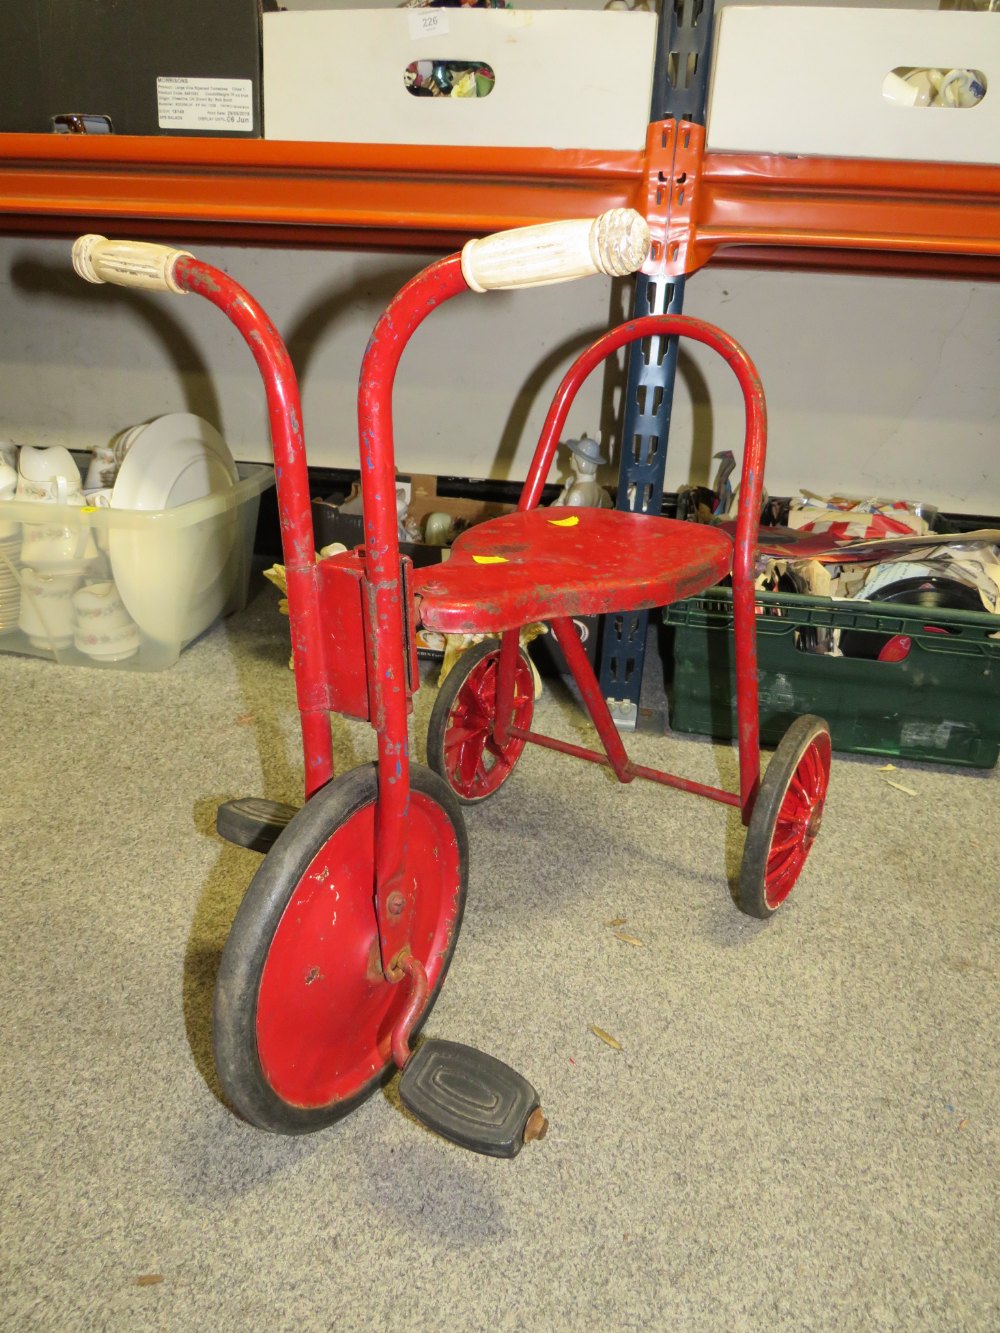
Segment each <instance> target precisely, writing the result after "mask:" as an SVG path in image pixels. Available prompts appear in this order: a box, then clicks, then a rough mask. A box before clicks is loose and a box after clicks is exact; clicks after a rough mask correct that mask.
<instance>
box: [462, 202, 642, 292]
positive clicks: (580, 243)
mask: <svg viewBox="0 0 1000 1333" xmlns="http://www.w3.org/2000/svg"><path fill="white" fill-rule="evenodd" d="M649 244H650V242H649V228H648V227H647V226H646V220H645V218H644V217H643V216H642V215H641V214H640V213H637V212H636V211H635V209H633V208H612V209H609V210H608V211H607V212H606V213H602V214H601V215H600V216H599V217H596V218H576V219H573V220H571V221H566V222H544V223H542V224H540V225H539V226H536V227H516V228H514V229H513V230H511V231H498V232H495V233H494V234H493V235H492V236H483V237H482V238H480V239H478V240H473V241H469V242H467V244H466V245H465V247H464V249H463V250H462V275H463V277H464V278H465V281H466V282H467V283H468V285H469V286H470V287H471V288H472V290H473V291H474V292H485V291H499V290H506V289H511V288H516V287H541V286H543V285H545V284H546V283H551V282H567V281H569V280H570V279H572V278H587V277H591V276H592V275H594V274H597V273H604V274H607V275H608V276H609V277H614V278H621V277H624V276H625V275H626V274H628V273H635V272H636V271H637V270H638V269H640V268H641V267H642V265H643V264H644V263H645V261H646V256H647V255H648V253H649Z"/></svg>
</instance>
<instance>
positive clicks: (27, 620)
mask: <svg viewBox="0 0 1000 1333" xmlns="http://www.w3.org/2000/svg"><path fill="white" fill-rule="evenodd" d="M79 583H80V579H79V576H77V575H72V574H42V573H39V572H37V571H36V570H34V569H25V570H24V571H23V573H22V575H21V609H20V612H19V615H18V622H17V623H18V626H19V627H20V628H21V629H22V630H23V631H24V633H25V634H26V635H27V636H28V639H29V641H30V643H31V644H32V645H33V646H34V647H35V648H46V649H54V648H67V647H69V645H70V644H71V643H72V642H73V631H74V626H75V623H76V612H75V609H74V607H73V593H74V592H75V591H76V589H77V587H78V586H79Z"/></svg>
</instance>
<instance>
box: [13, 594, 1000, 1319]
mask: <svg viewBox="0 0 1000 1333" xmlns="http://www.w3.org/2000/svg"><path fill="white" fill-rule="evenodd" d="M276 608H277V593H276V592H275V590H274V589H273V588H271V587H269V586H268V585H265V584H264V583H263V582H262V581H260V580H258V581H257V582H256V583H255V593H254V597H253V599H252V601H251V604H250V606H249V607H248V609H247V611H245V612H244V613H242V614H240V615H238V616H236V617H233V618H231V619H230V620H229V621H227V622H225V623H224V624H221V625H219V626H217V627H216V628H214V629H213V630H212V631H210V632H209V633H208V634H207V635H206V636H205V637H203V638H202V639H201V640H200V641H199V642H198V643H196V644H195V645H193V646H192V647H191V648H190V649H189V650H188V651H187V652H186V653H185V654H184V655H183V656H182V658H181V660H180V662H178V664H177V665H176V666H175V667H173V668H172V669H170V670H169V671H165V672H162V673H159V674H157V675H142V674H130V673H126V672H123V671H92V670H82V669H81V670H79V671H76V672H74V671H69V670H60V669H59V668H57V667H55V666H54V665H52V664H50V663H47V662H44V661H37V660H31V659H27V658H17V657H13V656H0V691H2V697H3V704H4V706H3V718H4V727H3V730H4V739H5V742H6V756H7V760H6V773H5V777H4V780H3V783H2V829H3V851H2V865H3V900H2V912H0V949H2V959H3V965H2V969H0V1042H2V1077H0V1144H2V1151H0V1214H2V1219H0V1220H2V1236H0V1241H2V1243H0V1326H2V1327H3V1328H4V1329H9V1330H29V1329H39V1330H66V1329H113V1330H117V1329H123V1330H125V1329H128V1330H130V1329H146V1328H155V1329H164V1330H174V1329H176V1330H188V1329H192V1330H193V1329H224V1330H228V1329H268V1330H272V1329H274V1330H283V1329H305V1330H312V1329H336V1330H353V1329H389V1328H406V1329H420V1330H423V1329H445V1328H464V1329H472V1330H478V1329H484V1330H485V1329H502V1330H507V1329H533V1330H536V1329H537V1330H549V1329H552V1330H557V1329H574V1330H575V1329H639V1328H646V1327H664V1328H670V1329H682V1330H683V1329H695V1330H701V1329H705V1330H718V1329H725V1330H742V1329H752V1330H757V1329H775V1328H781V1329H786V1328H787V1329H900V1328H903V1329H919V1328H926V1329H948V1330H954V1329H987V1328H990V1329H992V1328H995V1327H997V1322H998V1308H997V1305H998V1288H1000V1282H998V1277H1000V1266H998V1257H997V1234H996V1222H997V1180H998V1173H997V1092H998V1078H997V1053H996V1041H995V1037H994V1027H995V1019H996V1000H997V979H996V947H995V946H996V937H997V919H998V914H997V865H998V863H1000V819H998V815H1000V802H998V794H1000V786H998V777H997V774H996V773H974V772H964V773H960V772H956V771H952V770H948V769H946V768H942V767H936V766H932V765H901V766H900V768H901V771H900V772H899V773H898V774H894V775H889V776H892V777H893V778H895V779H896V780H899V781H901V782H902V783H903V784H904V785H906V786H907V787H909V788H910V789H911V791H912V794H910V793H909V792H903V791H900V790H898V789H897V788H894V787H892V786H890V785H889V783H888V782H887V781H886V776H887V775H886V774H885V773H883V772H880V763H879V761H875V760H868V759H860V758H851V757H837V758H836V759H835V763H834V771H833V782H832V788H831V795H830V800H829V804H828V813H827V816H826V820H825V823H824V827H823V831H822V834H821V836H820V838H819V840H818V842H817V844H816V846H815V849H814V851H813V854H812V857H811V859H810V862H809V864H808V866H807V868H806V871H805V873H804V875H803V877H802V880H801V881H800V884H799V886H798V888H797V889H796V891H795V893H794V895H793V897H792V899H791V900H790V902H789V903H788V904H787V905H786V906H785V907H784V908H783V909H782V910H781V911H780V912H779V913H778V914H777V915H776V916H775V918H774V919H773V920H772V921H771V922H769V923H767V924H761V923H756V922H754V921H751V920H749V919H748V918H746V917H744V916H742V915H741V914H740V913H739V912H738V911H737V910H736V908H735V907H734V904H733V901H732V898H731V895H730V892H729V888H728V878H729V877H730V876H732V875H733V874H734V873H735V870H736V867H737V864H738V856H739V849H740V839H741V835H740V831H739V828H738V821H737V819H736V816H735V815H734V813H733V812H732V811H730V810H727V809H725V808H723V807H721V806H717V805H715V804H713V803H710V802H707V801H703V800H698V799H695V798H693V797H690V796H686V795H683V794H681V793H676V792H670V791H664V790H662V789H660V788H657V787H654V786H651V785H648V784H639V783H635V784H633V785H632V786H631V787H628V788H621V787H618V786H616V785H614V784H613V782H612V781H610V780H609V778H608V776H607V775H606V774H605V773H604V772H602V771H601V770H599V769H597V768H595V767H594V766H592V765H586V764H579V763H575V762H573V761H571V760H568V759H566V758H563V757H561V756H558V755H548V754H545V753H543V752H541V751H538V750H534V749H532V750H529V751H528V752H527V753H526V755H525V757H524V759H523V761H522V764H521V767H520V769H519V771H518V773H517V775H516V777H515V779H514V780H513V781H512V782H511V783H509V784H508V785H507V786H506V787H505V788H504V789H503V790H502V791H501V792H500V793H499V794H498V795H497V796H496V797H495V798H494V799H493V800H492V801H491V802H489V803H487V804H486V805H484V806H481V807H478V808H476V809H474V810H472V811H470V812H469V815H468V819H467V824H468V830H469V837H470V843H471V874H470V887H469V901H468V907H467V911H466V917H465V924H464V927H463V931H462V936H461V939H460V941H459V944H458V949H457V953H456V956H455V961H454V965H453V968H452V971H451V974H450V976H449V978H448V981H447V984H446V985H445V987H444V990H443V991H442V994H441V998H440V1000H439V1002H438V1005H437V1007H436V1009H435V1011H434V1013H433V1015H432V1018H431V1020H430V1022H429V1024H428V1027H427V1031H428V1033H429V1034H431V1035H439V1036H446V1037H449V1038H452V1039H455V1040H459V1041H466V1042H470V1043H472V1044H474V1045H481V1046H482V1047H484V1048H485V1049H486V1050H488V1051H491V1052H492V1053H494V1054H495V1055H498V1056H500V1057H501V1058H503V1059H505V1060H507V1061H509V1062H510V1063H511V1064H513V1065H514V1066H515V1067H516V1068H518V1069H520V1070H521V1071H522V1072H524V1073H525V1074H526V1075H527V1076H528V1077H529V1078H531V1079H532V1081H533V1082H534V1083H535V1084H536V1086H537V1087H538V1089H539V1091H540V1093H541V1096H542V1100H543V1104H544V1106H545V1109H546V1111H547V1113H548V1115H549V1117H550V1120H551V1129H550V1132H549V1135H548V1138H547V1139H546V1140H545V1142H544V1143H543V1144H541V1145H532V1146H530V1147H529V1148H526V1149H525V1151H524V1152H523V1153H522V1154H521V1156H520V1157H519V1158H518V1159H517V1160H516V1161H515V1162H513V1163H506V1162H495V1161H491V1160H488V1159H483V1158H477V1157H474V1156H472V1155H470V1154H467V1153H465V1152H463V1151H462V1150H460V1149H458V1148H455V1147H453V1146H451V1145H449V1144H447V1143H445V1142H444V1141H442V1140H439V1139H438V1138H436V1137H435V1136H433V1135H432V1134H430V1133H428V1132H426V1131H424V1130H422V1129H421V1128H419V1127H418V1126H417V1125H416V1124H415V1123H413V1122H412V1121H411V1120H410V1119H409V1117H408V1116H407V1115H406V1114H405V1113H404V1112H403V1111H402V1110H401V1108H400V1106H399V1103H398V1097H397V1096H396V1093H395V1084H390V1085H389V1087H388V1088H387V1090H386V1092H385V1093H384V1094H378V1095H376V1096H375V1097H373V1098H372V1099H371V1100H370V1101H369V1102H368V1103H366V1104H365V1105H364V1106H363V1107H362V1108H361V1109H360V1110H358V1111H357V1112H356V1113H355V1114H354V1115H353V1116H351V1117H350V1118H349V1119H347V1120H345V1121H343V1122H342V1123H341V1124H340V1125H338V1126H336V1127H334V1128H332V1129H330V1130H328V1131H325V1132H323V1133H322V1134H318V1135H310V1136H307V1137H304V1138H282V1137H275V1136H271V1135H267V1134H263V1133H261V1132H259V1131H257V1130H255V1129H252V1128H250V1127H248V1126H247V1125H246V1124H244V1123H242V1122H241V1121H240V1120H238V1119H236V1118H235V1117H234V1116H233V1115H232V1114H231V1113H230V1111H229V1110H227V1108H226V1107H225V1106H224V1105H223V1104H222V1102H221V1100H220V1097H219V1092H218V1085H217V1081H216V1077H215V1073H214V1070H213V1067H212V1059H211V1046H210V1035H209V1016H210V1005H211V993H212V986H213V981H214V976H215V971H216V968H217V964H218V957H219V952H220V950H221V948H222V945H223V942H224V940H225V937H226V934H227V930H228V926H229V923H230V922H231V920H232V917H233V914H234V912H235V910H236V907H237V905H238V903H239V901H240V898H241V896H242V894H243V892H244V889H245V887H246V885H247V883H248V882H249V879H250V877H251V875H252V874H253V871H254V869H255V867H256V865H257V864H258V858H257V857H256V856H255V855H254V854H253V853H251V852H247V851H243V850H240V849H237V848H234V847H230V846H228V845H226V844H224V843H223V842H221V841H220V840H219V839H218V838H217V836H216V835H215V833H214V831H213V820H214V811H215V807H216V805H217V803H218V802H219V801H220V800H223V799H227V798H229V797H231V796H234V795H240V794H245V793H251V792H252V793H258V794H267V795H268V796H272V797H276V798H279V799H286V800H291V801H297V800H298V799H299V796H300V764H299V740H298V732H297V714H296V712H295V703H294V691H293V677H292V675H291V673H290V672H289V670H288V667H287V657H288V640H287V621H286V620H285V619H284V618H283V617H281V616H280V615H279V614H278V612H277V609H276ZM432 702H433V688H432V687H431V686H430V685H429V686H428V687H427V688H425V689H422V690H421V691H420V693H419V695H418V696H417V700H416V704H417V708H416V715H415V719H414V738H415V747H416V750H417V753H418V756H419V755H420V754H421V753H422V749H423V736H424V734H425V729H426V721H427V717H428V713H429V709H430V706H431V703H432ZM536 717H537V719H538V721H539V724H540V725H541V726H544V727H547V728H549V729H550V730H551V731H552V732H554V733H555V734H557V735H561V736H565V737H567V738H577V737H579V736H581V735H583V734H584V732H585V730H586V728H585V724H584V722H583V720H582V719H581V718H580V717H579V716H578V715H577V714H576V713H575V712H574V711H573V709H572V708H571V706H570V704H569V702H568V700H567V698H566V696H565V693H564V692H563V691H562V690H560V689H559V688H558V687H556V688H549V689H547V691H546V695H545V698H544V700H543V701H542V703H541V704H540V705H539V711H538V713H537V715H536ZM333 726H334V736H335V742H336V751H337V760H338V763H339V765H340V767H341V768H342V769H343V768H346V767H350V766H352V765H355V764H357V763H359V762H362V761H364V760H366V759H368V758H370V757H371V755H372V754H373V744H372V741H373V736H372V733H371V732H370V730H369V729H368V728H367V726H365V725H364V724H359V723H353V722H347V721H344V720H343V719H340V718H336V719H334V724H333ZM633 744H634V751H635V755H636V757H637V759H638V760H639V761H640V762H646V763H652V764H659V765H661V766H663V767H672V768H673V769H675V770H676V771H678V772H681V773H684V774H687V775H690V776H692V777H695V778H698V779H700V780H702V781H707V782H710V783H717V782H723V783H726V784H735V780H736V763H735V752H734V751H733V750H732V749H731V748H730V747H728V746H720V745H714V744H711V743H709V742H708V741H705V740H700V739H696V738H677V737H672V736H669V735H666V736H663V735H660V736H656V735H645V734H642V735H638V736H636V737H635V738H634V742H633ZM618 919H622V920H623V921H624V922H625V924H624V925H623V926H622V927H621V932H620V933H624V934H628V935H630V936H631V937H632V938H633V939H634V940H637V941H640V943H629V942H627V941H624V940H621V939H619V938H617V937H616V934H615V930H614V929H613V928H612V927H610V926H609V925H608V924H607V923H608V922H609V921H614V920H618ZM593 1026H597V1027H600V1028H601V1029H603V1030H604V1031H605V1032H607V1033H609V1034H611V1035H612V1036H613V1037H614V1038H615V1039H616V1040H617V1041H618V1043H619V1044H620V1049H614V1048H613V1047H611V1046H610V1045H608V1044H607V1043H605V1042H604V1041H602V1040H600V1039H599V1038H598V1037H597V1036H595V1035H594V1033H593V1032H592V1030H591V1029H592V1027H593Z"/></svg>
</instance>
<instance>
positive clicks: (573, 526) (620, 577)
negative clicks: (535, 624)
mask: <svg viewBox="0 0 1000 1333" xmlns="http://www.w3.org/2000/svg"><path fill="white" fill-rule="evenodd" d="M732 563H733V544H732V541H731V540H730V538H729V537H728V536H726V534H725V533H722V532H720V531H719V530H718V529H716V528H711V527H706V526H704V525H702V524H699V523H682V522H678V521H677V520H676V519H667V518H660V517H658V516H652V515H649V514H628V513H621V512H618V511H616V510H610V509H562V508H549V509H529V510H523V511H518V512H517V513H513V514H505V515H504V516H503V517H502V518H496V519H490V520H489V521H487V522H485V523H479V524H477V525H476V526H475V527H474V528H470V529H469V531H468V532H465V533H463V534H462V535H461V536H460V537H458V538H457V540H456V541H455V543H454V545H453V546H452V548H451V556H450V558H449V559H448V560H446V561H444V562H443V563H442V564H439V565H430V566H425V567H424V568H422V569H418V570H416V571H415V572H414V591H415V593H416V595H417V597H418V598H419V599H420V604H419V611H418V615H419V618H420V621H421V623H422V624H423V625H425V626H426V627H427V628H428V629H434V630H439V631H441V632H442V633H446V634H482V633H498V632H500V631H501V630H506V629H514V628H516V627H517V626H519V625H526V624H528V623H530V622H531V621H534V620H551V619H553V618H555V617H559V616H577V615H599V614H602V613H603V612H606V611H636V610H640V609H642V608H646V607H655V606H665V605H666V604H667V603H668V602H673V601H677V600H678V599H679V598H681V597H688V596H690V595H691V594H693V593H698V592H703V591H704V590H705V589H706V588H710V587H711V586H712V585H713V584H715V583H718V581H719V580H720V579H721V578H724V577H725V576H726V575H727V574H730V573H731V572H732Z"/></svg>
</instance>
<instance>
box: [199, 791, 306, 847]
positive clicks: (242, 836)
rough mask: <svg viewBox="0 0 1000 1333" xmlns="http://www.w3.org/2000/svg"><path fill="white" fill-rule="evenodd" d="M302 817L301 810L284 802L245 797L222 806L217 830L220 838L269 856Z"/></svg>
mask: <svg viewBox="0 0 1000 1333" xmlns="http://www.w3.org/2000/svg"><path fill="white" fill-rule="evenodd" d="M297 814H298V807H297V806H294V805H286V804H285V802H284V801H268V800H265V799H264V798H263V797H261V796H242V797H240V799H239V800H236V801H226V802H225V804H224V805H220V806H219V809H218V811H217V812H216V816H215V829H216V832H217V833H218V834H219V836H220V837H222V838H225V839H226V841H227V842H232V843H235V844H236V846H237V847H249V848H250V850H251V851H253V852H266V851H269V850H270V849H271V847H273V846H274V844H275V842H276V841H277V839H278V835H279V834H281V833H283V832H284V830H285V828H286V827H287V826H288V824H289V823H290V822H291V820H292V817H293V816H294V815H297Z"/></svg>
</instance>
